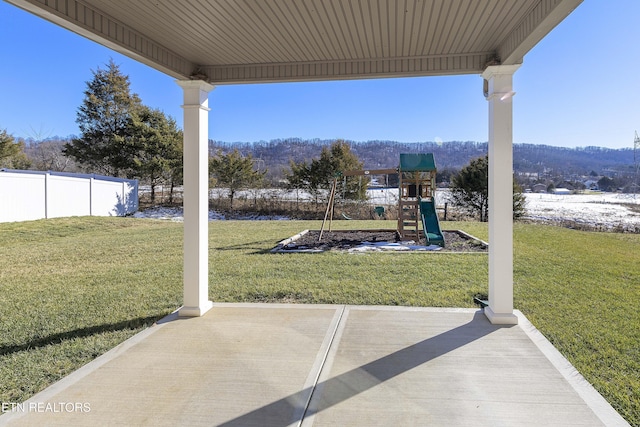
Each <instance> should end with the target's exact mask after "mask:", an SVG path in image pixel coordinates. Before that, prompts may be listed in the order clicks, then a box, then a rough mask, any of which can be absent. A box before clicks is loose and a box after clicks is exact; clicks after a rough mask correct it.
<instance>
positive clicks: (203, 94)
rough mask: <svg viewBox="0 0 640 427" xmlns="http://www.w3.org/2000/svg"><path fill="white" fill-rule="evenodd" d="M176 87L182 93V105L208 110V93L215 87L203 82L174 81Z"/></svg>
mask: <svg viewBox="0 0 640 427" xmlns="http://www.w3.org/2000/svg"><path fill="white" fill-rule="evenodd" d="M176 83H177V84H178V86H180V87H181V88H182V91H183V93H184V104H183V105H182V108H184V107H186V106H194V105H195V106H198V107H200V108H205V109H208V108H207V107H208V100H209V92H211V91H212V90H213V89H215V88H216V87H215V86H214V85H212V84H210V83H207V82H205V81H204V80H176Z"/></svg>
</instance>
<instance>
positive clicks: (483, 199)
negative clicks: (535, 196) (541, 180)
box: [451, 156, 526, 222]
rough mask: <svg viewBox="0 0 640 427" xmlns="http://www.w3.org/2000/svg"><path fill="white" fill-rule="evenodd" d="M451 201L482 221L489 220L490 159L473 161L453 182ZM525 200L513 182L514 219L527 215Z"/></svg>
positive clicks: (455, 176)
mask: <svg viewBox="0 0 640 427" xmlns="http://www.w3.org/2000/svg"><path fill="white" fill-rule="evenodd" d="M451 201H452V202H453V203H454V204H455V205H456V206H458V207H459V208H461V209H462V210H463V211H466V212H467V213H469V214H471V215H473V216H476V217H478V218H479V219H480V221H483V222H486V221H488V220H489V158H488V157H487V156H484V157H480V158H477V159H475V160H472V161H471V162H470V163H469V164H468V165H467V166H465V167H463V168H462V169H461V170H460V172H459V173H458V174H457V175H454V176H453V179H452V180H451ZM525 202H526V200H525V198H524V195H523V194H522V187H520V186H519V185H518V184H517V183H516V182H515V180H514V181H513V218H514V219H517V218H520V217H522V216H524V214H525V212H526V211H525Z"/></svg>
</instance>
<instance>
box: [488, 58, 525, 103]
mask: <svg viewBox="0 0 640 427" xmlns="http://www.w3.org/2000/svg"><path fill="white" fill-rule="evenodd" d="M518 68H520V64H516V65H490V66H488V67H487V68H486V69H485V70H484V72H483V73H482V78H483V79H484V80H483V85H482V92H483V93H484V97H485V98H487V101H490V100H492V99H499V100H500V101H508V100H510V99H511V97H513V95H515V94H516V93H515V92H514V91H513V89H512V87H513V83H512V81H513V74H514V73H515V72H516V71H517V70H518Z"/></svg>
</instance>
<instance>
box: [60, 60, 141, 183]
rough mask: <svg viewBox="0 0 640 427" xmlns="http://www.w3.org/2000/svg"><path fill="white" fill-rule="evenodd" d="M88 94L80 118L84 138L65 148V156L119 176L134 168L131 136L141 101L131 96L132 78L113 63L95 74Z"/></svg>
mask: <svg viewBox="0 0 640 427" xmlns="http://www.w3.org/2000/svg"><path fill="white" fill-rule="evenodd" d="M84 95H85V98H84V101H83V103H82V105H81V106H80V107H79V108H78V113H77V118H76V122H77V123H78V126H79V128H80V132H81V136H80V138H78V139H73V140H72V141H71V142H70V143H67V144H66V145H65V147H64V154H65V155H66V156H69V157H71V158H72V159H73V160H75V161H76V162H78V163H79V164H81V165H83V166H85V167H86V168H88V169H91V170H93V171H96V172H99V173H102V174H105V175H113V176H118V175H120V174H121V173H122V172H123V171H124V170H125V169H126V168H127V167H128V166H130V159H129V158H127V154H128V151H127V149H126V148H127V147H126V145H127V143H128V138H127V136H128V131H129V129H130V128H129V125H130V120H131V115H132V114H134V113H136V111H137V110H139V109H140V108H141V105H142V104H141V101H140V98H139V97H138V95H136V94H131V92H130V83H129V77H128V76H126V75H123V74H122V73H121V72H120V68H119V67H118V65H116V64H115V63H114V62H113V60H110V61H109V64H108V66H107V68H106V69H100V68H98V70H97V71H94V72H93V79H92V80H91V81H89V82H87V89H86V91H85V92H84Z"/></svg>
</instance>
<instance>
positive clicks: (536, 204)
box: [134, 189, 640, 230]
mask: <svg viewBox="0 0 640 427" xmlns="http://www.w3.org/2000/svg"><path fill="white" fill-rule="evenodd" d="M212 193H214V194H212V196H214V197H226V194H225V193H224V190H222V192H221V190H212ZM368 194H369V199H370V203H371V204H384V205H392V204H396V203H397V200H398V190H397V189H371V190H368ZM298 196H299V197H300V199H301V200H303V199H305V198H310V196H309V195H301V194H300V195H298ZM236 197H238V198H242V197H246V198H253V197H255V194H253V192H251V191H246V192H239V193H238V194H237V195H236ZM258 197H272V198H279V199H281V200H284V199H287V200H295V198H296V194H295V192H294V191H286V190H276V189H267V190H261V192H260V193H259V196H258ZM525 197H526V200H527V204H526V209H527V216H526V217H527V218H528V219H531V220H534V221H544V222H567V221H570V222H576V223H578V224H584V225H589V226H594V227H599V228H602V229H610V228H624V229H627V230H637V229H640V195H638V196H635V197H634V195H633V194H618V193H594V194H569V195H556V194H539V193H528V194H525ZM446 198H447V191H446V190H438V191H437V192H436V204H437V205H440V206H441V205H443V204H444V202H445V201H446ZM134 216H135V217H137V218H156V219H165V220H171V221H182V220H183V213H182V208H164V207H158V208H151V209H147V210H145V211H144V212H137V213H136V214H134ZM225 219H227V218H226V217H225V215H223V214H221V213H218V212H215V211H210V212H209V220H211V221H215V220H225ZM233 219H246V220H286V219H288V218H286V217H282V216H259V215H247V216H245V217H241V218H238V217H234V218H233Z"/></svg>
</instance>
